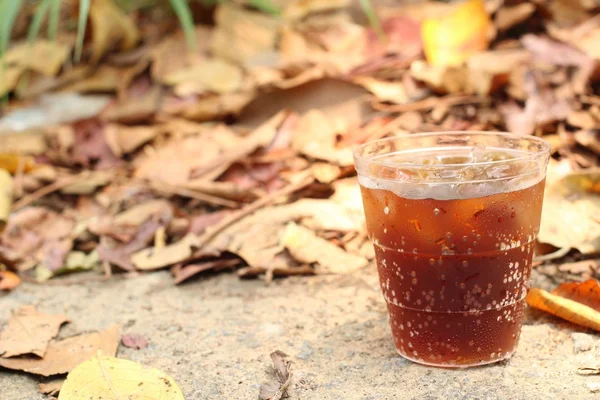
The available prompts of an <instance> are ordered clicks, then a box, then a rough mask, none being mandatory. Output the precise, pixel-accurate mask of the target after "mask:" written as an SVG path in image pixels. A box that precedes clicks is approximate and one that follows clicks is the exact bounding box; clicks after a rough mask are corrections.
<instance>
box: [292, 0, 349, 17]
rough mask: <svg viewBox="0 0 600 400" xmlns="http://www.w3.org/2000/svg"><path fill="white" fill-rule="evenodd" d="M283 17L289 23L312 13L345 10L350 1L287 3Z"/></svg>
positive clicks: (299, 1) (297, 1) (304, 0)
mask: <svg viewBox="0 0 600 400" xmlns="http://www.w3.org/2000/svg"><path fill="white" fill-rule="evenodd" d="M284 4H285V6H284V8H283V10H282V13H281V14H282V16H283V18H284V19H286V20H288V21H297V20H300V19H302V18H304V17H306V16H307V15H309V14H311V13H317V12H323V11H330V10H335V9H340V8H345V7H347V6H349V5H350V0H333V1H332V0H308V1H307V0H292V1H286V2H285V3H284Z"/></svg>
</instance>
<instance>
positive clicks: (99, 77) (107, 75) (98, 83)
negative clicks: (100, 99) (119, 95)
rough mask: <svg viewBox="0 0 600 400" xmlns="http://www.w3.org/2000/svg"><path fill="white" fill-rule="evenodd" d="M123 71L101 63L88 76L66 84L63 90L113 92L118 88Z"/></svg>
mask: <svg viewBox="0 0 600 400" xmlns="http://www.w3.org/2000/svg"><path fill="white" fill-rule="evenodd" d="M122 76H123V71H122V70H121V69H119V68H115V67H111V66H109V65H101V66H99V67H98V69H97V70H96V71H94V73H92V74H91V75H90V76H88V77H86V78H84V79H82V80H80V81H77V82H73V83H72V84H69V85H66V86H64V87H63V88H62V90H63V91H65V92H80V93H98V92H115V91H116V90H117V89H118V88H119V84H120V81H121V79H122Z"/></svg>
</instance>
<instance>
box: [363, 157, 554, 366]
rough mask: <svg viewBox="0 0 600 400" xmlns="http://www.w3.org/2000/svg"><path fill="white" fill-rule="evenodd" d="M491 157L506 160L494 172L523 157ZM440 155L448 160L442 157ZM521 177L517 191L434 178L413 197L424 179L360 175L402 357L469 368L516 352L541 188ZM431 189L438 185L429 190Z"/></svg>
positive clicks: (468, 160)
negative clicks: (441, 181)
mask: <svg viewBox="0 0 600 400" xmlns="http://www.w3.org/2000/svg"><path fill="white" fill-rule="evenodd" d="M464 151H465V152H466V151H468V150H464ZM446 156H448V155H446ZM450 156H451V157H452V158H453V160H452V162H451V163H449V164H451V165H454V166H456V165H458V164H460V162H457V160H458V161H460V159H459V158H457V157H461V155H460V154H459V155H457V154H456V151H453V152H452V153H451V154H450ZM450 156H448V157H450ZM463 156H464V155H463ZM488 156H489V155H488ZM492 156H493V157H496V159H498V160H499V161H500V162H499V163H498V164H496V165H494V167H495V168H496V169H499V170H500V171H507V168H506V167H503V166H502V165H503V164H502V162H501V161H502V160H506V159H509V160H510V159H514V158H515V157H518V155H517V156H515V154H514V153H501V152H495V153H494V154H493V155H492ZM421 157H423V155H422V154H421ZM427 157H429V159H431V157H432V154H431V153H429V154H428V155H427ZM433 157H434V158H437V159H442V160H448V157H444V155H443V154H434V155H433ZM426 159H427V158H421V161H420V162H423V160H426ZM464 162H466V163H473V159H472V158H467V157H465V158H464ZM473 168H478V167H477V166H474V167H473ZM510 168H512V167H510ZM457 169H460V168H459V167H457ZM514 172H515V171H512V173H511V174H510V175H507V176H510V180H511V182H512V183H514V186H515V187H514V188H512V189H511V187H510V186H509V185H510V183H509V184H507V183H506V182H505V181H501V182H500V184H498V185H496V183H497V182H495V181H493V180H492V181H486V182H485V184H486V186H485V188H484V189H481V187H480V189H479V190H477V191H469V187H468V186H469V185H471V183H465V184H464V185H461V184H460V181H459V184H458V185H451V184H448V183H445V184H443V185H442V184H440V185H436V184H435V180H433V181H434V184H433V185H431V181H432V180H431V179H429V180H428V181H429V183H428V184H423V185H421V186H422V187H419V188H418V190H414V186H415V185H418V184H419V183H418V182H416V183H415V182H402V180H396V181H392V180H386V179H373V178H365V177H364V176H363V177H361V190H362V195H363V204H364V208H365V215H366V220H367V227H368V231H369V235H370V236H371V239H372V241H373V243H374V246H375V253H376V258H377V264H378V269H379V277H380V284H381V288H382V291H383V295H384V298H385V300H386V302H387V304H388V309H389V312H390V323H391V327H392V332H393V336H394V340H395V343H396V348H397V350H398V352H399V353H400V354H402V355H403V356H405V357H407V358H409V359H413V360H415V361H418V362H422V363H427V364H432V365H442V366H469V365H478V364H485V363H489V362H494V361H498V360H501V359H504V358H507V357H509V356H510V355H511V354H512V353H513V351H514V350H515V347H516V345H517V342H518V337H519V332H520V328H521V324H522V319H523V312H524V308H525V303H524V298H525V295H526V294H527V290H528V285H529V283H528V282H529V275H530V271H531V260H532V256H533V242H534V240H535V237H536V235H537V232H538V228H539V222H540V214H541V207H542V198H543V191H544V181H543V178H535V177H528V178H526V179H518V180H515V179H514V176H515V173H514ZM524 172H526V171H524ZM463 173H464V169H463ZM489 173H490V171H489V170H488V171H483V172H482V171H481V170H476V171H474V172H473V171H472V172H471V173H470V174H468V176H467V180H469V182H478V183H479V182H480V181H482V179H480V178H477V176H479V177H481V176H482V175H485V174H488V175H489ZM492 173H494V174H496V176H498V172H497V171H496V172H493V171H492ZM473 176H476V178H475V179H473ZM542 177H543V174H542ZM500 178H502V177H500ZM426 180H427V179H426ZM488 180H489V178H488ZM365 183H366V184H365ZM428 188H433V189H431V191H430V193H428V192H427V189H428ZM416 191H418V195H415V193H416Z"/></svg>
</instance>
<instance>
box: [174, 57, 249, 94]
mask: <svg viewBox="0 0 600 400" xmlns="http://www.w3.org/2000/svg"><path fill="white" fill-rule="evenodd" d="M243 77H244V76H243V72H242V70H241V68H239V67H238V66H236V65H234V64H231V63H230V62H228V61H224V60H222V59H219V58H210V59H206V60H202V61H199V62H198V63H197V64H194V65H192V66H190V67H188V68H185V69H182V70H178V71H175V72H172V73H170V74H169V75H167V76H166V77H165V78H164V82H165V83H166V84H167V85H171V86H175V93H176V94H177V95H179V96H182V97H184V96H189V95H191V94H196V93H203V92H205V91H211V92H215V93H218V94H225V93H232V92H235V91H237V90H238V89H240V88H241V86H242V80H243Z"/></svg>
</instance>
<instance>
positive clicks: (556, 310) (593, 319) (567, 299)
mask: <svg viewBox="0 0 600 400" xmlns="http://www.w3.org/2000/svg"><path fill="white" fill-rule="evenodd" d="M527 303H528V304H529V305H530V306H531V307H535V308H538V309H540V310H543V311H546V312H549V313H550V314H553V315H556V316H558V317H560V318H563V319H566V320H567V321H570V322H573V323H574V324H577V325H581V326H585V327H587V328H592V329H595V330H597V331H600V283H598V281H597V280H595V279H589V280H587V281H585V282H568V283H563V284H561V285H560V286H558V287H557V288H556V289H554V290H553V291H552V293H548V292H546V291H545V290H541V289H531V290H530V291H529V294H528V295H527Z"/></svg>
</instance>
